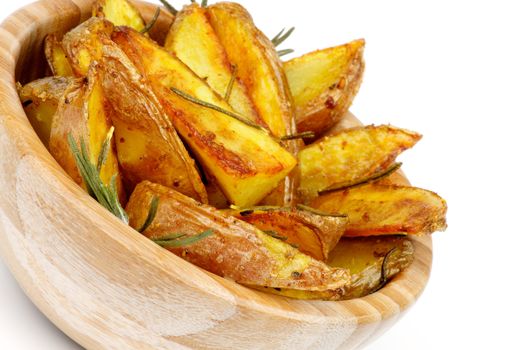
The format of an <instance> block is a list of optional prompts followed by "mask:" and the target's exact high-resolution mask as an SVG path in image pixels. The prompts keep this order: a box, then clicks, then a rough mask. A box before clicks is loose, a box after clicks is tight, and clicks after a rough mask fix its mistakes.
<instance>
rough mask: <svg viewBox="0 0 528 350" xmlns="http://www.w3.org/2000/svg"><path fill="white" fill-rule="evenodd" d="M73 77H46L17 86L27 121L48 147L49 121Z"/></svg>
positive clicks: (50, 121) (51, 119)
mask: <svg viewBox="0 0 528 350" xmlns="http://www.w3.org/2000/svg"><path fill="white" fill-rule="evenodd" d="M72 81H73V78H66V77H48V78H43V79H39V80H35V81H32V82H31V83H28V84H26V85H24V86H23V87H19V90H18V95H19V97H20V101H21V102H22V105H23V106H24V111H25V112H26V115H27V117H28V119H29V122H30V123H31V125H32V126H33V129H35V132H36V133H37V135H38V136H39V138H40V140H41V141H42V143H43V144H44V145H45V146H46V147H49V139H50V134H51V123H52V121H53V116H54V115H55V113H56V112H57V106H58V105H59V101H60V99H61V98H62V96H63V95H64V93H65V91H66V88H67V87H68V86H69V85H70V84H71V83H72Z"/></svg>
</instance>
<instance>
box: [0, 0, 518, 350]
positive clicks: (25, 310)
mask: <svg viewBox="0 0 528 350" xmlns="http://www.w3.org/2000/svg"><path fill="white" fill-rule="evenodd" d="M240 1H242V3H243V4H244V5H246V6H247V7H248V8H249V9H250V10H251V12H252V13H253V15H254V18H255V20H256V22H257V24H258V25H259V26H260V27H261V28H262V30H263V31H264V32H265V33H267V34H269V35H274V34H275V33H276V32H278V30H280V29H281V28H282V27H283V26H292V25H295V26H296V27H297V31H296V32H295V34H294V35H293V37H292V38H291V39H289V40H288V41H287V43H286V44H285V46H284V47H283V48H288V47H292V48H295V49H296V54H299V53H305V52H308V51H311V50H314V49H318V48H324V47H327V46H331V45H337V44H341V43H344V42H347V41H350V40H352V39H355V38H360V37H363V38H365V39H366V40H367V49H366V62H367V71H366V74H365V79H364V84H363V86H362V90H361V92H360V93H359V95H358V97H357V99H356V102H355V103H354V105H353V106H352V111H353V112H354V113H355V114H356V115H357V116H359V117H360V118H361V119H362V120H363V121H364V122H366V123H375V124H380V123H392V124H394V125H396V126H400V127H405V128H408V129H412V130H416V131H419V132H421V133H423V135H424V139H423V140H422V141H421V142H420V143H419V144H418V145H417V146H416V147H415V149H413V150H411V151H408V152H407V154H405V155H404V156H402V157H401V159H402V160H403V162H404V169H405V171H406V173H407V175H408V176H409V178H410V179H411V180H412V181H413V183H414V185H416V186H419V187H424V188H428V189H432V190H435V191H437V192H438V193H440V194H441V195H442V196H444V197H445V198H446V199H447V200H448V203H449V213H448V220H449V229H448V231H447V232H444V233H438V234H436V235H435V236H434V244H435V246H434V266H433V273H432V276H431V280H430V283H429V285H428V287H427V289H426V291H425V293H424V294H423V296H422V298H420V300H419V301H418V302H417V304H416V305H415V306H414V307H413V308H412V309H411V310H410V312H409V313H408V314H407V315H406V316H405V317H404V318H403V319H402V320H401V321H400V322H399V323H398V324H397V325H396V326H394V328H392V329H391V330H390V331H389V332H388V333H387V334H386V335H385V336H383V337H382V338H381V339H380V340H378V341H377V342H375V343H374V344H372V345H371V346H370V347H368V349H369V350H379V349H388V348H392V349H406V350H411V349H420V350H423V349H442V350H443V349H469V348H471V349H483V348H490V349H528V340H527V337H526V335H525V333H526V319H525V317H526V316H524V315H523V314H526V313H527V312H528V303H527V302H526V299H527V298H528V289H527V288H526V284H527V283H526V271H527V269H526V267H527V263H528V258H527V255H528V229H527V225H526V223H525V221H524V220H523V219H525V218H527V217H528V204H527V198H528V191H527V185H526V177H527V172H526V170H527V166H526V162H527V160H528V155H527V153H528V141H527V139H528V137H527V136H526V133H527V131H528V130H527V128H526V127H527V126H528V123H527V122H526V120H527V119H528V20H527V19H526V18H527V15H528V11H527V9H526V8H525V7H526V6H524V5H525V4H526V2H523V1H455V0H443V1H435V2H432V1H372V0H370V1H369V0H364V1H337V0H317V1H309V0H303V1H256V0H240ZM6 2H8V4H6ZM29 2H30V1H28V0H19V1H11V0H9V1H2V3H1V5H0V9H1V11H0V13H1V15H0V17H2V16H6V15H7V14H8V13H10V12H12V11H13V10H14V9H15V8H17V7H20V6H22V5H23V4H25V3H29ZM173 3H174V4H176V5H180V4H183V1H181V0H174V1H173ZM294 55H295V54H294ZM0 296H1V297H0V310H1V311H0V349H76V348H77V346H76V345H75V344H73V343H72V342H71V341H70V340H68V338H67V337H65V336H64V335H62V333H60V331H58V330H57V329H55V328H54V327H53V326H52V325H51V324H50V323H49V322H48V321H47V320H46V319H45V317H44V316H42V315H41V314H40V313H39V312H38V311H37V310H36V309H35V308H34V307H33V306H32V304H31V303H30V302H29V301H28V300H27V298H26V297H25V296H24V295H23V293H22V292H21V290H20V289H19V288H18V286H17V285H16V283H15V281H14V280H13V278H12V277H11V275H10V274H9V272H8V271H7V269H6V267H5V266H4V265H3V264H2V263H0ZM521 316H524V317H521Z"/></svg>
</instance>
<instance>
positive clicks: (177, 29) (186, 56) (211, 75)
mask: <svg viewBox="0 0 528 350" xmlns="http://www.w3.org/2000/svg"><path fill="white" fill-rule="evenodd" d="M206 12H207V10H206V9H205V8H203V7H201V6H199V5H198V4H191V5H188V6H185V7H184V8H183V10H181V11H180V12H178V15H177V16H176V18H175V20H174V23H173V24H172V26H171V29H170V31H169V34H168V35H167V39H166V41H165V47H166V48H167V49H168V50H169V51H170V52H172V53H174V54H175V55H176V56H177V57H178V58H179V59H180V60H182V61H183V62H184V63H185V64H186V65H187V66H189V68H191V70H192V71H193V72H195V73H196V74H197V75H198V76H200V77H201V78H202V79H204V80H205V81H207V83H208V84H209V85H210V87H211V88H212V89H213V90H214V91H215V92H216V93H217V94H219V95H220V96H226V94H227V91H228V88H229V84H230V82H231V79H232V78H233V74H234V73H235V71H234V68H233V66H232V65H231V63H230V62H229V60H228V58H227V54H226V52H225V49H224V47H223V46H222V44H221V43H220V41H219V39H218V37H217V36H216V33H215V32H214V29H213V28H212V26H211V23H210V22H209V20H208V18H207V14H206ZM237 75H238V74H237ZM226 102H228V103H229V104H230V105H231V106H232V107H233V109H234V110H235V111H237V112H238V113H240V114H241V115H242V116H244V117H246V118H247V119H249V120H252V121H254V122H257V123H259V124H261V125H263V126H265V123H264V122H263V121H261V120H260V118H259V116H258V115H257V113H256V111H255V107H254V105H253V102H252V101H251V99H250V98H249V97H248V95H247V89H246V87H245V86H244V85H243V84H242V83H241V82H240V81H239V79H238V78H236V79H235V80H234V81H233V85H232V90H231V93H230V97H229V99H228V101H226Z"/></svg>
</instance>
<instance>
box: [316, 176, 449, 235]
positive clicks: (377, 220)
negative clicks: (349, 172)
mask: <svg viewBox="0 0 528 350" xmlns="http://www.w3.org/2000/svg"><path fill="white" fill-rule="evenodd" d="M310 206H311V207H313V208H317V209H319V210H321V211H324V212H327V213H342V214H347V216H348V225H347V228H346V231H345V236H348V237H357V236H375V235H387V234H395V233H403V234H413V235H424V234H430V233H433V232H435V231H443V230H445V228H446V227H447V226H446V212H447V205H446V202H445V201H444V200H443V199H442V198H441V197H440V196H438V195H437V194H436V193H433V192H430V191H426V190H422V189H419V188H414V187H405V186H394V185H378V184H370V185H363V186H359V187H356V188H349V189H346V190H342V191H335V192H331V193H327V194H324V195H322V196H320V197H318V198H316V199H314V200H313V201H312V202H311V203H310Z"/></svg>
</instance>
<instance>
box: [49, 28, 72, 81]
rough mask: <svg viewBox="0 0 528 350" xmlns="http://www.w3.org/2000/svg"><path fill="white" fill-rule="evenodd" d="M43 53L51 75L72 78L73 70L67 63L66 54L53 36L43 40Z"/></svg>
mask: <svg viewBox="0 0 528 350" xmlns="http://www.w3.org/2000/svg"><path fill="white" fill-rule="evenodd" d="M44 53H45V55H46V59H47V60H48V64H49V66H50V68H51V72H52V73H53V75H56V76H61V77H71V76H73V70H72V67H71V66H70V63H69V62H68V57H67V56H66V52H64V49H63V48H62V44H61V43H60V41H59V40H58V39H57V36H55V35H54V34H50V35H48V36H46V39H45V40H44Z"/></svg>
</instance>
